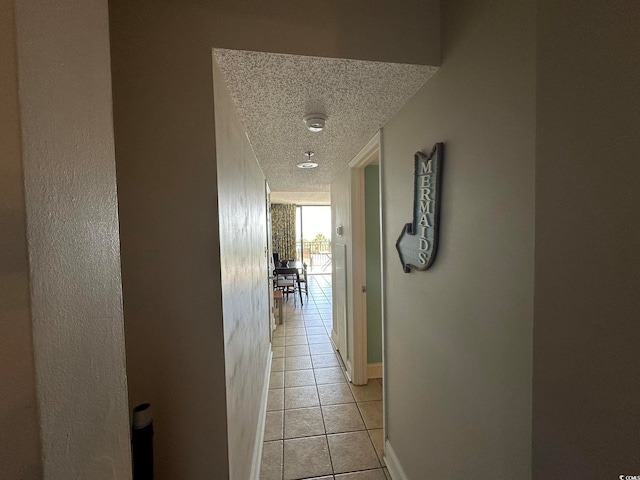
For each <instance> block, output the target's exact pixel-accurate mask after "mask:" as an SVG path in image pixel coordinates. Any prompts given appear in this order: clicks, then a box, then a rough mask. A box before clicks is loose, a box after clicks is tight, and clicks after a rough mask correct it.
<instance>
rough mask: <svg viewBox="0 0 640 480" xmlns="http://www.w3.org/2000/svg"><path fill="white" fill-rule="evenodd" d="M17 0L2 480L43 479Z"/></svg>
mask: <svg viewBox="0 0 640 480" xmlns="http://www.w3.org/2000/svg"><path fill="white" fill-rule="evenodd" d="M14 13H15V12H14V2H13V0H2V1H1V2H0V65H2V68H0V112H2V114H0V331H1V332H2V334H1V335H0V392H2V393H1V394H0V397H1V398H2V400H1V401H0V477H2V478H20V479H25V480H26V479H37V478H40V477H41V476H42V466H41V461H40V434H39V428H38V412H37V401H36V391H35V367H34V359H33V340H32V334H31V305H30V300H31V299H30V295H29V262H28V258H27V230H26V226H27V222H26V217H25V215H26V205H25V198H24V188H23V185H24V184H23V174H22V155H21V148H20V113H19V106H18V78H17V77H18V65H17V63H16V38H15V33H16V32H15V14H14Z"/></svg>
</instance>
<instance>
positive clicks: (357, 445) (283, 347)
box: [260, 275, 391, 480]
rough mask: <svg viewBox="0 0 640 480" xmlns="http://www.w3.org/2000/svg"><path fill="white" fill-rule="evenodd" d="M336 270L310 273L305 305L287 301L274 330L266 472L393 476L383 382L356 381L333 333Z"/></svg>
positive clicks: (289, 478) (355, 479)
mask: <svg viewBox="0 0 640 480" xmlns="http://www.w3.org/2000/svg"><path fill="white" fill-rule="evenodd" d="M330 282H331V277H330V276H329V275H310V276H309V299H308V300H307V299H306V298H305V299H304V300H305V304H304V306H303V307H301V306H300V302H299V301H298V303H297V304H294V301H293V297H291V298H290V299H289V300H288V301H285V302H284V324H283V325H280V326H279V327H278V328H277V329H276V331H275V332H274V339H273V347H272V348H273V352H274V356H273V357H274V358H273V363H272V367H271V383H270V390H269V398H268V403H267V421H266V426H265V437H264V439H265V442H264V448H263V453H262V471H261V473H260V478H261V479H263V480H295V479H315V480H319V479H326V480H334V479H335V480H388V479H390V478H391V476H390V475H389V472H388V471H387V469H386V468H385V467H384V463H383V460H382V455H383V446H384V441H383V434H382V385H381V383H380V381H378V380H371V381H369V384H368V385H366V386H362V387H357V386H354V385H351V384H350V383H348V382H347V379H346V377H345V375H344V373H343V368H342V366H341V362H340V359H339V357H338V356H337V355H336V353H335V352H334V350H333V348H332V344H331V341H330V340H329V338H330V334H331V283H330Z"/></svg>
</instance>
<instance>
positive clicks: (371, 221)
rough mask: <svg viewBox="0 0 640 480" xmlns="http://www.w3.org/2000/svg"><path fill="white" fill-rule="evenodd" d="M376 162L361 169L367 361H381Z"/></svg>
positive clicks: (378, 213)
mask: <svg viewBox="0 0 640 480" xmlns="http://www.w3.org/2000/svg"><path fill="white" fill-rule="evenodd" d="M378 175H379V168H378V165H369V166H368V167H366V168H365V169H364V184H365V190H364V191H365V193H364V196H365V225H366V226H365V234H366V248H367V361H368V363H379V362H382V314H381V305H382V300H381V287H380V194H379V189H378V185H379V183H378Z"/></svg>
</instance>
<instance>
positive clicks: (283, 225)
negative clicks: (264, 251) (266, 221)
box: [271, 204, 297, 260]
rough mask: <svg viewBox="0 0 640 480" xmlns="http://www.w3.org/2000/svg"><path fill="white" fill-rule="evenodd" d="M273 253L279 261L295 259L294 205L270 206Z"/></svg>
mask: <svg viewBox="0 0 640 480" xmlns="http://www.w3.org/2000/svg"><path fill="white" fill-rule="evenodd" d="M271 236H272V241H273V243H272V246H273V252H274V253H278V254H279V255H280V259H281V260H297V259H296V205H293V204H286V205H280V204H274V205H271Z"/></svg>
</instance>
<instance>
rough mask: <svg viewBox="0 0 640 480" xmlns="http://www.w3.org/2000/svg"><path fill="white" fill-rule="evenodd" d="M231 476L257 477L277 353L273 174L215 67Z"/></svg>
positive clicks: (234, 477)
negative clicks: (271, 257) (270, 248)
mask: <svg viewBox="0 0 640 480" xmlns="http://www.w3.org/2000/svg"><path fill="white" fill-rule="evenodd" d="M213 81H214V98H215V120H216V158H217V163H218V208H219V212H220V265H221V272H222V307H223V309H222V312H223V318H224V339H225V340H224V358H225V371H226V380H227V412H228V413H227V422H228V429H229V447H228V448H229V478H230V479H234V480H235V479H237V480H245V479H249V478H251V462H250V461H249V459H251V458H252V456H253V454H254V447H256V442H255V441H256V435H257V434H258V433H261V432H258V416H259V413H260V410H261V409H264V408H265V405H262V394H263V388H265V382H267V381H268V378H267V377H266V375H265V373H268V372H266V367H267V360H268V357H269V352H270V350H271V348H270V341H269V320H270V314H269V297H268V295H269V292H270V290H269V288H268V281H269V280H268V277H269V271H268V267H267V265H268V259H267V255H266V248H267V209H266V193H265V180H264V175H263V174H262V171H261V170H260V167H258V162H257V160H256V157H255V155H254V153H253V149H252V148H251V145H250V144H249V140H248V139H247V136H246V133H245V130H244V127H243V126H242V122H241V121H240V118H239V117H238V114H237V112H236V108H235V105H234V104H233V100H232V99H231V96H230V95H229V91H228V90H227V88H226V86H225V84H224V78H223V76H222V73H221V72H220V69H219V67H218V65H217V63H216V62H215V60H214V70H213Z"/></svg>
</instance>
